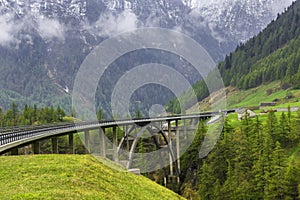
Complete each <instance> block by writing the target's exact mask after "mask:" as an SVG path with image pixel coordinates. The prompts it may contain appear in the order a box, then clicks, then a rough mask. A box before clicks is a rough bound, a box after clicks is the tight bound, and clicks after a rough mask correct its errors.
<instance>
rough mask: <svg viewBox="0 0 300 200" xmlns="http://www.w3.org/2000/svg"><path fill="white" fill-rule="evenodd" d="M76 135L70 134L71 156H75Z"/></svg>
mask: <svg viewBox="0 0 300 200" xmlns="http://www.w3.org/2000/svg"><path fill="white" fill-rule="evenodd" d="M74 153H75V151H74V134H73V133H69V154H74Z"/></svg>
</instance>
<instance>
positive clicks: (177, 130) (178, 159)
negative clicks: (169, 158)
mask: <svg viewBox="0 0 300 200" xmlns="http://www.w3.org/2000/svg"><path fill="white" fill-rule="evenodd" d="M176 162H177V169H178V171H179V174H180V141H179V126H178V120H176ZM179 181H180V180H179V176H178V177H177V183H179Z"/></svg>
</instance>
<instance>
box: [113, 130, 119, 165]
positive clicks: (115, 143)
mask: <svg viewBox="0 0 300 200" xmlns="http://www.w3.org/2000/svg"><path fill="white" fill-rule="evenodd" d="M113 151H114V155H113V157H114V161H118V160H119V159H118V157H119V156H118V134H117V127H116V126H114V127H113Z"/></svg>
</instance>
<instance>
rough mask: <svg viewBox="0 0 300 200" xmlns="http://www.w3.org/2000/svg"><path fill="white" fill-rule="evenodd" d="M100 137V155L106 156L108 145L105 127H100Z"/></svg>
mask: <svg viewBox="0 0 300 200" xmlns="http://www.w3.org/2000/svg"><path fill="white" fill-rule="evenodd" d="M99 138H100V149H99V150H100V155H101V156H102V157H104V158H106V146H105V128H100V129H99Z"/></svg>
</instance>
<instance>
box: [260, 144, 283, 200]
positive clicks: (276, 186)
mask: <svg viewBox="0 0 300 200" xmlns="http://www.w3.org/2000/svg"><path fill="white" fill-rule="evenodd" d="M270 157H271V160H270V164H271V165H270V171H269V172H267V173H266V180H267V182H266V186H265V195H264V198H265V199H284V194H285V191H287V184H286V183H285V181H284V179H283V177H284V172H285V162H286V160H285V156H284V151H283V149H282V148H281V145H280V143H279V142H278V141H277V142H276V144H275V149H274V151H273V152H272V154H271V155H270Z"/></svg>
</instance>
